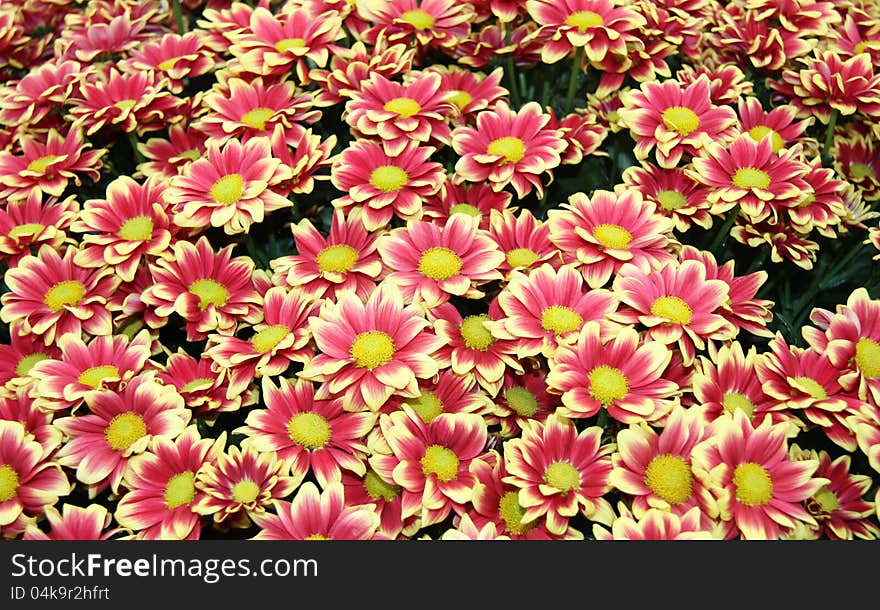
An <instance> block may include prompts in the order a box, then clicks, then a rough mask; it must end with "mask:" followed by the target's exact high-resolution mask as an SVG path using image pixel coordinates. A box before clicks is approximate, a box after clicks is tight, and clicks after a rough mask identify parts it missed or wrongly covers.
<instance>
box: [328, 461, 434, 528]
mask: <svg viewBox="0 0 880 610" xmlns="http://www.w3.org/2000/svg"><path fill="white" fill-rule="evenodd" d="M342 486H343V488H344V490H345V502H346V504H348V505H349V506H368V507H370V508H372V509H373V510H375V511H376V513H377V514H378V515H379V528H378V530H377V532H376V537H381V538H384V539H387V540H395V539H397V538H398V537H399V536H406V537H410V536H412V535H414V534H415V533H416V532H418V530H419V528H420V527H421V523H420V521H419V518H418V517H417V516H415V515H410V516H409V517H407V518H406V519H404V517H403V487H401V486H400V485H395V484H394V483H389V482H387V481H385V480H384V479H382V477H380V476H379V475H378V474H376V471H375V470H373V469H371V468H368V469H367V472H366V474H364V475H363V476H356V475H354V474H352V473H350V472H344V473H342Z"/></svg>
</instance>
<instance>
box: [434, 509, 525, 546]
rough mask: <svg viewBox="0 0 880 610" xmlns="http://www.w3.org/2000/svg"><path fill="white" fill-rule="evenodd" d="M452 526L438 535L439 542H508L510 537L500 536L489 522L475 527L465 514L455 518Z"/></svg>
mask: <svg viewBox="0 0 880 610" xmlns="http://www.w3.org/2000/svg"><path fill="white" fill-rule="evenodd" d="M453 526H454V527H451V528H449V529H448V530H446V531H445V532H443V533H442V534H441V535H440V540H510V536H506V535H504V534H500V533H499V532H498V528H497V527H496V526H495V524H494V523H492V522H491V521H486V522H485V523H484V524H483V525H482V527H477V525H476V524H475V523H474V521H473V520H472V519H471V517H470V515H468V514H467V513H464V514H463V515H460V516H458V517H456V518H455V519H454V520H453Z"/></svg>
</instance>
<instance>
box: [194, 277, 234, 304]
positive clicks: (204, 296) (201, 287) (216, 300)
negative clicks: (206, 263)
mask: <svg viewBox="0 0 880 610" xmlns="http://www.w3.org/2000/svg"><path fill="white" fill-rule="evenodd" d="M187 290H189V292H191V293H192V294H194V295H196V296H197V297H199V309H201V310H202V311H204V310H205V309H207V308H208V305H213V306H214V307H223V305H225V304H226V301H227V300H228V299H229V291H228V290H226V287H225V286H224V285H223V284H221V283H220V282H217V281H214V280H211V279H207V278H205V279H201V280H196V281H195V282H193V283H192V284H190V285H189V288H188V289H187Z"/></svg>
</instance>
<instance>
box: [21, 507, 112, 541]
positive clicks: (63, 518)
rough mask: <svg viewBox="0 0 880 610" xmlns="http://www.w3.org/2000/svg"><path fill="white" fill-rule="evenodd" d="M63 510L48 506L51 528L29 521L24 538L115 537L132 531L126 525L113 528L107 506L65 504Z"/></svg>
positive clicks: (46, 511)
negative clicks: (40, 526) (47, 528)
mask: <svg viewBox="0 0 880 610" xmlns="http://www.w3.org/2000/svg"><path fill="white" fill-rule="evenodd" d="M61 511H62V512H58V509H57V508H55V507H54V506H47V507H46V509H45V515H46V522H47V523H48V525H49V531H47V532H44V531H43V530H41V529H40V528H39V527H38V526H37V525H36V524H29V525H28V528H27V529H26V530H25V532H24V536H23V537H22V539H23V540H112V539H114V538H119V537H120V536H121V535H124V534H126V533H128V531H127V530H126V529H125V528H121V527H110V526H111V525H112V523H113V516H112V515H111V514H110V511H108V510H107V507H106V506H102V505H101V504H89V505H88V506H86V507H82V506H74V505H72V504H67V503H65V504H64V506H62V507H61Z"/></svg>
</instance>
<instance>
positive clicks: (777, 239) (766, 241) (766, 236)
mask: <svg viewBox="0 0 880 610" xmlns="http://www.w3.org/2000/svg"><path fill="white" fill-rule="evenodd" d="M730 236H731V237H733V238H734V239H735V240H736V241H738V242H739V243H741V244H745V245H747V246H750V247H752V248H758V247H761V246H767V247H769V248H770V260H771V261H773V262H774V263H781V262H782V261H790V262H792V263H794V264H795V265H797V266H798V267H801V268H803V269H807V270H810V269H812V268H813V263H814V262H815V261H816V252H818V250H819V244H818V243H816V242H815V241H813V240H811V239H808V238H807V235H806V234H804V233H801V232H799V231H798V230H797V229H795V228H794V227H792V226H791V225H789V224H786V223H784V222H779V223H774V222H772V221H771V220H767V221H765V222H761V223H757V224H754V223H751V222H749V221H747V220H745V219H744V218H742V217H738V218H737V219H736V222H735V223H734V226H733V228H732V229H731V230H730Z"/></svg>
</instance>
